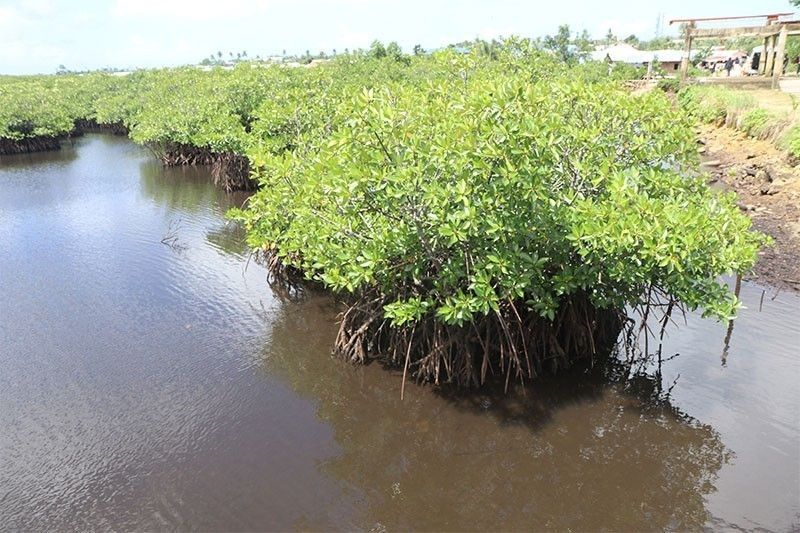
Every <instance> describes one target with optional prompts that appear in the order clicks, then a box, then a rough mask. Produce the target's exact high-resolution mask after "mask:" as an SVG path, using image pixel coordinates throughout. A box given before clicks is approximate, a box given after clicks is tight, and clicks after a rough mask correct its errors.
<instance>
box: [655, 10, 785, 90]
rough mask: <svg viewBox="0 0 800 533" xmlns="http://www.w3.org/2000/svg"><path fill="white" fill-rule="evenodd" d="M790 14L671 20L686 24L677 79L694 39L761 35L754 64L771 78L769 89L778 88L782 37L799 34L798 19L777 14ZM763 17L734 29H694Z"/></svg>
mask: <svg viewBox="0 0 800 533" xmlns="http://www.w3.org/2000/svg"><path fill="white" fill-rule="evenodd" d="M789 15H793V13H772V14H769V15H750V16H740V17H708V18H694V19H674V20H670V21H669V23H670V24H674V23H676V22H683V23H686V24H687V28H686V32H685V36H684V37H685V39H686V40H685V43H684V54H683V58H682V60H681V80H685V79H686V76H687V74H688V72H689V55H690V53H691V50H692V43H693V41H694V40H695V39H713V38H720V37H722V38H725V37H763V39H764V48H763V49H764V51H765V53H764V54H762V57H760V59H759V63H758V73H759V74H760V75H761V76H764V77H771V78H772V88H773V89H777V88H778V81H779V80H780V77H781V74H782V73H783V61H784V58H785V56H786V38H787V37H788V36H789V35H800V20H781V17H786V16H789ZM737 19H765V23H764V24H763V25H761V26H741V27H734V28H698V27H697V23H698V22H708V21H722V20H737Z"/></svg>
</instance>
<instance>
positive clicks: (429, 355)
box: [334, 293, 625, 388]
mask: <svg viewBox="0 0 800 533" xmlns="http://www.w3.org/2000/svg"><path fill="white" fill-rule="evenodd" d="M387 301H388V299H387V298H385V297H383V296H381V295H379V294H377V293H374V294H365V295H363V296H361V297H360V298H357V299H356V300H355V301H353V302H352V303H351V304H350V305H349V307H348V308H347V309H346V310H345V311H344V312H343V313H342V315H341V323H340V327H339V333H338V335H337V338H336V344H335V349H334V352H335V353H336V354H337V355H339V356H341V357H343V358H344V359H346V360H348V361H351V362H357V363H364V362H367V361H368V360H379V361H381V362H383V363H385V364H387V365H389V366H393V367H397V368H403V373H404V375H406V374H407V375H409V376H410V377H412V378H413V379H416V380H417V381H421V382H433V383H436V384H441V383H455V384H457V385H459V386H479V385H482V384H484V383H485V382H486V380H487V378H488V377H490V376H492V375H496V376H499V377H500V378H501V379H503V380H504V382H505V384H506V388H507V387H508V384H509V382H510V381H511V379H514V380H516V381H519V382H524V381H525V380H528V379H533V378H535V377H537V376H538V375H540V374H542V373H544V372H553V373H555V372H556V371H558V370H559V369H564V368H568V367H570V366H572V365H573V364H575V363H576V362H578V361H581V360H582V361H585V362H587V363H589V364H593V363H594V361H595V360H596V359H598V358H600V357H603V356H605V355H607V354H608V353H609V352H610V351H611V349H612V348H613V346H614V344H615V343H616V340H617V337H618V335H619V333H620V331H621V330H622V327H623V324H624V323H625V315H624V313H622V312H620V311H617V310H610V309H597V308H596V307H594V306H593V305H592V304H591V303H590V302H589V300H588V298H587V297H586V296H584V295H572V296H570V297H567V298H565V299H564V300H563V301H562V302H561V306H560V308H559V311H558V313H557V314H556V316H555V319H554V320H552V321H550V320H547V319H545V318H542V317H541V316H539V315H538V314H537V313H535V312H529V311H528V310H527V309H526V307H525V305H524V304H523V303H522V302H513V301H508V302H505V303H504V304H503V305H501V306H500V309H499V310H498V311H497V312H492V313H490V314H488V315H485V316H480V317H476V318H475V319H473V321H472V322H470V323H469V324H466V325H463V326H452V325H446V324H442V323H441V322H440V321H437V320H435V319H434V318H432V317H429V318H423V319H422V320H421V321H419V322H417V323H416V324H413V325H409V326H408V327H395V326H392V325H391V324H390V323H389V322H388V321H387V320H386V319H385V318H383V306H384V305H385V304H386V303H387Z"/></svg>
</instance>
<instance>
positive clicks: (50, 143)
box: [0, 137, 61, 155]
mask: <svg viewBox="0 0 800 533" xmlns="http://www.w3.org/2000/svg"><path fill="white" fill-rule="evenodd" d="M60 149H61V139H59V138H58V137H31V138H27V139H20V140H14V139H6V138H0V155H11V154H30V153H34V152H49V151H53V150H60Z"/></svg>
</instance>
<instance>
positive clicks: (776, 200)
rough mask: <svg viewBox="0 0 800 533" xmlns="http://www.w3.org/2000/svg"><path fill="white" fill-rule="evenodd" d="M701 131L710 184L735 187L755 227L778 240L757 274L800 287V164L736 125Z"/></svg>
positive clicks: (764, 255)
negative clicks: (735, 126)
mask: <svg viewBox="0 0 800 533" xmlns="http://www.w3.org/2000/svg"><path fill="white" fill-rule="evenodd" d="M698 134H699V146H700V152H701V158H702V160H703V165H702V169H703V170H704V171H707V172H708V173H709V174H710V182H711V183H712V184H713V186H716V187H720V188H724V189H729V190H734V191H736V193H737V194H738V195H739V207H740V208H741V209H742V211H744V212H746V213H747V214H748V215H749V216H750V217H751V218H752V219H753V225H754V226H755V228H756V229H758V230H759V231H762V232H764V233H766V234H768V235H770V236H771V237H772V238H773V239H774V240H775V244H774V245H773V246H770V247H767V248H765V249H763V250H762V251H761V252H760V254H759V255H760V256H759V260H758V263H757V264H756V267H755V272H754V278H755V279H756V280H758V281H759V282H761V283H766V284H769V285H773V286H775V287H779V288H781V289H791V290H795V291H800V166H798V165H795V164H794V163H795V162H794V161H792V160H790V158H789V156H788V155H787V154H786V152H784V151H782V150H780V149H778V148H776V147H775V145H774V144H773V143H772V142H770V141H762V140H757V139H752V138H749V137H747V136H746V135H745V134H744V133H742V132H739V131H736V130H733V129H731V128H725V127H720V128H718V127H714V126H700V127H699V129H698Z"/></svg>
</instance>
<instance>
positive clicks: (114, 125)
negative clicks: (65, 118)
mask: <svg viewBox="0 0 800 533" xmlns="http://www.w3.org/2000/svg"><path fill="white" fill-rule="evenodd" d="M84 133H111V134H113V135H127V134H128V128H127V127H126V126H125V125H124V124H123V123H122V122H110V123H100V122H97V121H96V120H95V119H93V118H92V119H87V118H79V119H78V120H76V121H75V128H74V129H73V130H72V133H70V135H71V136H73V137H75V136H79V135H83V134H84Z"/></svg>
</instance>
